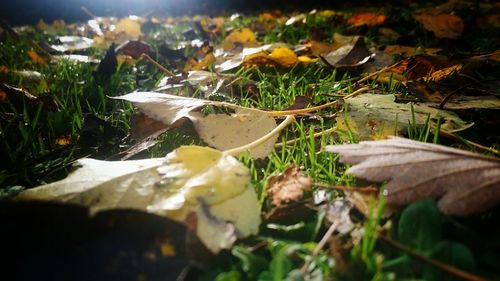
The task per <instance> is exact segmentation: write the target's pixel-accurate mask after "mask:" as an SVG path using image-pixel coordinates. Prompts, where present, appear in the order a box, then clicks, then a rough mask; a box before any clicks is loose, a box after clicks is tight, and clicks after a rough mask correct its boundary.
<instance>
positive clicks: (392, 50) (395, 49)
mask: <svg viewBox="0 0 500 281" xmlns="http://www.w3.org/2000/svg"><path fill="white" fill-rule="evenodd" d="M440 51H441V49H438V48H422V47H410V46H402V45H388V46H385V48H384V52H385V53H386V54H389V55H403V56H405V57H412V56H415V55H435V54H437V53H438V52H440Z"/></svg>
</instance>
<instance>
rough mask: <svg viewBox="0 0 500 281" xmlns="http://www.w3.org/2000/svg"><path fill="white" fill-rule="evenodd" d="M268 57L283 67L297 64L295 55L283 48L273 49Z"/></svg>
mask: <svg viewBox="0 0 500 281" xmlns="http://www.w3.org/2000/svg"><path fill="white" fill-rule="evenodd" d="M269 56H270V57H271V59H272V60H273V61H275V62H276V63H278V64H279V65H281V66H284V67H291V66H294V65H296V64H297V63H298V62H299V60H298V58H297V55H296V54H295V53H294V52H293V51H292V50H290V49H288V48H285V47H278V48H276V49H274V50H273V51H272V52H271V54H270V55H269Z"/></svg>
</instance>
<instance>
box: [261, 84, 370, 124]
mask: <svg viewBox="0 0 500 281" xmlns="http://www.w3.org/2000/svg"><path fill="white" fill-rule="evenodd" d="M369 89H370V88H369V87H363V88H361V89H358V90H356V91H354V92H353V93H351V94H349V95H347V96H345V97H343V99H348V98H352V97H354V96H357V95H359V94H361V93H364V92H366V91H368V90H369ZM340 100H341V99H338V100H334V101H332V102H328V103H325V104H322V105H318V106H314V107H309V108H303V109H294V110H283V111H271V112H269V114H271V115H272V116H274V117H276V116H284V115H297V114H305V113H310V112H314V111H318V110H321V109H323V108H326V107H330V106H333V105H336V104H337V103H339V101H340Z"/></svg>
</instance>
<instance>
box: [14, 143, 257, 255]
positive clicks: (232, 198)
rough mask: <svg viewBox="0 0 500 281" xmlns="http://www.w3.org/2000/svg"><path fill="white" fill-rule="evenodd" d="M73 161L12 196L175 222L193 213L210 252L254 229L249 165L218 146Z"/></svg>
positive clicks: (254, 204) (252, 193) (197, 229)
mask: <svg viewBox="0 0 500 281" xmlns="http://www.w3.org/2000/svg"><path fill="white" fill-rule="evenodd" d="M78 163H79V165H81V166H82V167H81V168H79V169H77V170H76V171H75V172H74V173H72V174H71V175H70V176H69V177H68V178H66V179H64V180H61V181H58V182H54V183H51V184H47V185H43V186H40V187H38V188H34V189H30V190H27V191H25V192H23V193H21V194H20V195H19V196H18V197H17V198H18V199H19V200H52V201H59V202H66V203H74V204H78V205H83V206H87V207H88V208H89V210H90V212H91V213H92V214H95V213H97V212H100V211H104V210H110V209H123V208H125V209H128V208H130V209H138V210H141V211H145V212H149V213H153V214H157V215H162V216H167V217H169V218H171V219H174V220H177V221H180V222H186V221H187V220H189V218H190V217H191V216H193V215H195V217H196V222H195V225H194V226H195V229H196V233H197V234H198V236H199V237H200V239H201V240H202V242H203V243H204V244H205V245H206V246H207V247H208V248H209V249H210V250H212V251H213V252H218V251H219V250H221V249H226V248H229V247H230V246H231V245H232V243H233V242H234V241H235V239H236V238H238V237H245V236H248V235H251V234H255V233H257V231H258V226H259V223H260V216H259V208H258V201H257V196H256V194H255V191H254V189H253V187H252V186H251V184H250V173H249V170H248V168H247V167H245V166H244V165H243V164H242V163H240V162H239V161H238V160H236V159H235V158H234V157H232V156H228V155H225V154H223V153H221V152H220V151H217V150H214V149H211V148H206V147H199V146H183V147H180V148H178V149H176V150H175V151H173V152H171V153H169V154H168V155H167V156H166V158H165V159H162V158H154V159H147V160H133V161H116V162H112V161H111V162H110V161H100V160H94V159H81V160H79V161H78ZM241 209H243V210H245V212H241V211H240V210H241ZM186 223H187V222H186Z"/></svg>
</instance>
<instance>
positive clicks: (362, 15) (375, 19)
mask: <svg viewBox="0 0 500 281" xmlns="http://www.w3.org/2000/svg"><path fill="white" fill-rule="evenodd" d="M386 19H387V17H386V16H385V15H382V14H378V13H374V12H358V13H356V14H354V15H352V16H351V17H350V18H349V19H348V20H347V24H348V25H350V26H362V25H366V26H377V25H381V24H383V23H384V22H385V20H386Z"/></svg>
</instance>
